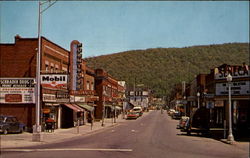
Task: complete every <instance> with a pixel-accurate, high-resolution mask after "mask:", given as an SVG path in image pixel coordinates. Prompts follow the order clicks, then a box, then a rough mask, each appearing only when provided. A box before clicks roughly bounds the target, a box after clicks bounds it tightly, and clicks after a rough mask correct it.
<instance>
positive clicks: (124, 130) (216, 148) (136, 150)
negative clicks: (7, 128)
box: [1, 111, 249, 158]
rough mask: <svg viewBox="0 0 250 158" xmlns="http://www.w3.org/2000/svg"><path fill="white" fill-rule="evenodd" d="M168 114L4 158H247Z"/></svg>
mask: <svg viewBox="0 0 250 158" xmlns="http://www.w3.org/2000/svg"><path fill="white" fill-rule="evenodd" d="M177 122H178V121H176V120H172V119H171V118H170V117H169V116H168V115H167V114H166V112H164V113H163V114H161V112H160V111H152V112H150V113H147V114H145V115H144V116H142V117H141V118H138V119H137V120H129V121H126V122H123V123H120V124H118V126H115V127H112V128H106V129H105V130H102V131H99V132H96V133H93V134H91V135H86V136H79V137H77V138H73V139H72V140H68V141H64V142H62V143H53V144H47V145H40V146H33V147H29V148H28V149H27V148H18V149H12V151H11V150H9V151H3V152H2V153H1V154H2V155H1V158H17V157H18V158H20V157H22V158H34V157H36V158H51V157H60V158H69V157H74V158H78V157H79V158H80V157H86V158H183V157H185V158H247V157H248V156H249V149H244V148H240V147H238V146H235V145H228V144H224V143H222V142H220V141H217V140H214V139H211V138H205V137H198V136H186V135H185V134H182V133H181V132H180V131H179V130H178V129H176V125H177Z"/></svg>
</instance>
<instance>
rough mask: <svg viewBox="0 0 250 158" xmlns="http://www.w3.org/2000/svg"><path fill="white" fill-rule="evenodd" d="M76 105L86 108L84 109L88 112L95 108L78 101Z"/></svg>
mask: <svg viewBox="0 0 250 158" xmlns="http://www.w3.org/2000/svg"><path fill="white" fill-rule="evenodd" d="M77 105H79V106H80V107H82V108H84V109H86V110H88V111H90V112H92V111H94V109H95V108H94V107H93V106H90V105H88V104H81V103H78V104H77Z"/></svg>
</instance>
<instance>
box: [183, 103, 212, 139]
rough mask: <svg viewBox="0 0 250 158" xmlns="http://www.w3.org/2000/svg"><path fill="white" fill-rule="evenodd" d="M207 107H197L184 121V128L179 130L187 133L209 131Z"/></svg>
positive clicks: (204, 132) (206, 132) (205, 132)
mask: <svg viewBox="0 0 250 158" xmlns="http://www.w3.org/2000/svg"><path fill="white" fill-rule="evenodd" d="M209 121H210V115H209V109H206V108H205V107H202V108H199V109H197V110H196V111H195V112H194V114H193V115H192V116H191V117H190V118H189V119H188V120H187V121H186V123H185V126H184V128H183V129H182V130H181V131H183V132H187V135H190V134H191V133H192V132H193V133H201V134H208V133H209Z"/></svg>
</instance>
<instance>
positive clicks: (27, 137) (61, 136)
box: [0, 115, 127, 149]
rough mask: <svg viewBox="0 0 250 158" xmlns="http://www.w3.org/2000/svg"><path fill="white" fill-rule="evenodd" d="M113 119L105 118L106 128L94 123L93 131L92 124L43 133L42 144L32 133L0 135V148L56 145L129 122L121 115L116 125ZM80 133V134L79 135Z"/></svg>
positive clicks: (99, 123)
mask: <svg viewBox="0 0 250 158" xmlns="http://www.w3.org/2000/svg"><path fill="white" fill-rule="evenodd" d="M112 121H113V120H112V119H111V118H109V119H107V118H105V121H104V126H102V125H101V121H100V122H94V124H93V127H92V129H91V124H90V123H87V124H86V125H83V126H79V130H78V128H77V127H73V128H68V129H56V130H54V132H50V133H49V132H42V133H41V135H42V141H41V142H33V141H32V133H28V132H24V133H22V134H8V135H0V148H1V149H4V148H18V147H28V146H35V145H42V144H48V143H56V142H62V141H65V140H70V139H71V138H73V137H77V136H82V135H88V134H92V133H96V132H98V131H101V130H104V129H108V127H113V126H116V125H119V124H120V123H122V122H125V121H127V120H126V119H123V118H122V115H119V117H118V118H116V123H112ZM78 131H79V133H78Z"/></svg>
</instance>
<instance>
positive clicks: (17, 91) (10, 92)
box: [0, 78, 35, 104]
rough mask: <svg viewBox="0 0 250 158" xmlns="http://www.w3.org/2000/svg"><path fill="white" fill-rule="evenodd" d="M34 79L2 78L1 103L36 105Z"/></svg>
mask: <svg viewBox="0 0 250 158" xmlns="http://www.w3.org/2000/svg"><path fill="white" fill-rule="evenodd" d="M34 82H35V79H34V78H1V79H0V103H5V104H7V103H18V104H26V103H35V93H34V91H35V88H34V87H35V85H34Z"/></svg>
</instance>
